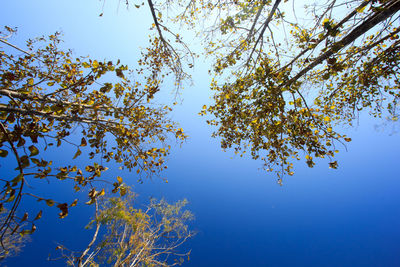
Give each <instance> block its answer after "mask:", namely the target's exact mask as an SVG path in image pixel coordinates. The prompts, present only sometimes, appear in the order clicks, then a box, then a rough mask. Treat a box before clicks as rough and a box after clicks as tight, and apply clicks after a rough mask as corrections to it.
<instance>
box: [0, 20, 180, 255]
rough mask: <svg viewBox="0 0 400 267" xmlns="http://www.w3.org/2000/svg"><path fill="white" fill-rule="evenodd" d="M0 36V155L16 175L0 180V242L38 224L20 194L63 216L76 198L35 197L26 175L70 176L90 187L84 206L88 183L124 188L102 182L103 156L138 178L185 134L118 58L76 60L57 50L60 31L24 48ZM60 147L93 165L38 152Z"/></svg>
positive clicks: (154, 170) (156, 166)
mask: <svg viewBox="0 0 400 267" xmlns="http://www.w3.org/2000/svg"><path fill="white" fill-rule="evenodd" d="M6 29H7V30H8V31H11V32H12V31H13V30H12V29H10V28H8V27H7V28H6ZM0 41H1V42H2V43H3V44H4V45H5V47H6V48H7V49H1V50H0V156H1V157H3V158H7V160H8V162H11V160H12V159H13V160H14V162H16V163H17V164H16V165H17V166H16V168H15V171H16V174H15V176H14V177H2V179H1V180H0V181H1V182H2V183H3V185H2V190H1V192H0V193H1V196H0V210H3V209H7V210H8V215H7V216H6V218H5V220H4V221H2V222H1V225H0V235H1V236H0V240H3V238H4V237H5V235H6V234H7V233H9V231H10V229H11V227H12V225H14V224H16V225H21V224H22V223H26V222H30V223H31V224H32V225H31V228H30V230H27V229H21V228H18V227H16V228H15V230H14V229H12V231H13V232H15V233H19V234H21V235H24V234H26V233H32V232H33V231H34V230H35V229H36V227H35V225H34V220H27V218H28V214H27V213H26V214H25V215H23V216H19V215H18V213H17V208H18V206H19V204H20V202H21V199H22V197H23V196H24V195H29V196H31V197H33V198H36V199H37V200H38V201H45V202H46V204H47V205H49V206H53V205H54V204H57V207H58V208H59V210H60V217H61V218H63V217H65V216H67V214H68V207H71V206H75V205H76V203H77V201H74V202H73V203H71V204H68V203H62V202H57V201H55V200H53V199H49V198H44V197H42V196H36V195H34V194H33V193H32V192H30V191H29V188H27V184H29V180H30V179H43V180H47V181H49V180H50V179H58V180H66V179H68V180H70V181H72V182H73V183H74V189H75V190H76V191H79V190H81V189H82V188H84V187H90V188H91V191H90V192H89V198H90V201H89V202H88V203H87V204H92V203H94V200H95V199H96V198H97V197H98V196H101V195H103V194H104V189H99V191H96V189H95V188H94V186H93V182H94V181H104V182H108V183H110V184H112V185H113V190H112V191H113V193H116V192H118V191H120V194H121V195H124V194H125V193H126V189H125V188H124V185H123V181H122V178H121V177H118V178H117V179H116V181H115V182H114V183H113V182H112V181H111V180H107V179H103V180H100V177H101V175H102V173H103V172H104V171H106V170H107V167H105V166H104V165H103V162H110V161H114V162H116V163H117V164H119V165H120V166H121V168H122V169H123V168H126V169H128V170H129V171H135V172H136V173H137V177H138V179H139V180H141V179H142V178H144V177H145V176H146V175H151V174H158V173H159V172H160V171H161V170H163V169H165V168H166V166H165V157H166V156H167V155H168V154H169V150H170V146H167V144H166V142H167V141H168V138H169V137H172V138H176V140H178V141H183V140H185V138H186V135H185V134H184V133H183V130H182V129H181V128H178V127H177V126H176V125H175V123H173V122H171V121H169V120H168V118H167V115H168V112H169V111H170V110H171V108H170V107H168V106H156V105H155V104H152V103H151V99H152V97H153V95H154V93H155V92H154V90H152V89H151V86H152V85H149V84H146V82H144V83H145V84H141V82H140V81H131V80H130V79H129V78H128V77H130V76H132V71H129V70H128V68H127V66H125V65H122V64H120V62H119V61H118V62H117V63H113V62H111V61H97V60H92V59H88V58H84V57H80V58H74V57H73V55H72V53H71V51H63V50H61V49H59V45H60V36H59V33H56V34H54V35H51V36H49V37H48V38H44V37H42V38H37V39H35V40H29V41H28V42H27V48H26V50H23V49H21V48H18V47H15V46H13V45H12V44H10V43H9V42H8V41H7V40H6V39H4V38H1V39H0ZM15 49H16V50H15ZM12 51H18V52H17V53H13V52H12ZM104 81H106V82H104ZM112 81H116V82H112ZM152 82H153V81H152ZM73 133H79V138H77V137H76V134H75V136H74V134H73ZM61 146H70V147H72V148H75V149H76V150H75V154H74V155H73V156H72V155H71V156H72V159H79V158H80V157H82V156H83V155H85V154H86V155H87V157H88V158H89V159H92V160H93V163H92V164H89V165H87V166H85V165H83V166H82V164H79V163H78V164H76V165H72V166H71V165H67V166H56V167H54V164H53V162H52V161H51V160H49V159H46V154H45V153H44V152H45V151H46V150H48V149H51V148H52V147H54V148H56V147H57V148H58V149H59V148H60V147H61ZM96 161H97V162H96ZM12 175H13V174H12V173H10V176H12ZM40 215H41V212H40ZM37 217H38V216H36V218H37ZM36 218H35V219H36ZM3 248H4V246H3Z"/></svg>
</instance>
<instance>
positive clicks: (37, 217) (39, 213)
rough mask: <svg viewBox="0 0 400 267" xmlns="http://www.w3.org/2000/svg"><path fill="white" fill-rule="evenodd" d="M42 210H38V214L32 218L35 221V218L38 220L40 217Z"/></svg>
mask: <svg viewBox="0 0 400 267" xmlns="http://www.w3.org/2000/svg"><path fill="white" fill-rule="evenodd" d="M42 213H43V212H42V210H40V211H39V212H38V214H37V215H36V217H35V219H33V220H34V221H36V220H39V219H40V218H42Z"/></svg>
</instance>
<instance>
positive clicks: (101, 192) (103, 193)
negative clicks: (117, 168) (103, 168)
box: [96, 188, 106, 197]
mask: <svg viewBox="0 0 400 267" xmlns="http://www.w3.org/2000/svg"><path fill="white" fill-rule="evenodd" d="M105 193H106V192H105V191H104V188H103V189H101V191H100V192H99V193H98V194H97V196H96V197H101V196H104V195H105Z"/></svg>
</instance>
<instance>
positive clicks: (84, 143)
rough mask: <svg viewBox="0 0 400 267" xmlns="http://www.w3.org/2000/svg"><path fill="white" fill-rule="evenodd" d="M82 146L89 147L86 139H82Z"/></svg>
mask: <svg viewBox="0 0 400 267" xmlns="http://www.w3.org/2000/svg"><path fill="white" fill-rule="evenodd" d="M81 146H87V142H86V139H85V138H84V137H82V139H81Z"/></svg>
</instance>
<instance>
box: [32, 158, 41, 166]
mask: <svg viewBox="0 0 400 267" xmlns="http://www.w3.org/2000/svg"><path fill="white" fill-rule="evenodd" d="M31 161H32V162H33V163H34V164H36V165H39V164H40V160H38V159H36V158H31Z"/></svg>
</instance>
